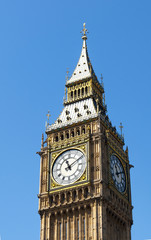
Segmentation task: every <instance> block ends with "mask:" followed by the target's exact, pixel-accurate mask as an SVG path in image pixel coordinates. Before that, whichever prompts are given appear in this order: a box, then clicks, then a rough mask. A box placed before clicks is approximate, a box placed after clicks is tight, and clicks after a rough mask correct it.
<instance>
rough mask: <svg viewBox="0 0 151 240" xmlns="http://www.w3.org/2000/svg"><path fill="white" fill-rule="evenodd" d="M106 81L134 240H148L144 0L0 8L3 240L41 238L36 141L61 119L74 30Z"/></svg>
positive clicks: (148, 57) (147, 19)
mask: <svg viewBox="0 0 151 240" xmlns="http://www.w3.org/2000/svg"><path fill="white" fill-rule="evenodd" d="M83 22H86V24H87V25H86V26H87V28H88V30H89V35H88V41H87V45H88V51H89V56H90V59H91V62H92V65H93V68H94V70H95V73H96V75H97V76H98V78H99V77H100V75H101V73H102V74H103V76H104V86H105V91H106V103H107V105H108V114H109V117H110V119H111V120H112V122H113V124H114V125H116V126H117V128H118V126H119V124H120V122H122V123H123V125H124V135H125V143H126V145H128V146H129V156H130V162H131V164H133V165H134V166H135V168H134V169H132V170H131V183H132V200H133V205H134V210H133V219H134V225H133V227H132V240H144V239H150V238H151V220H150V216H151V187H150V184H151V170H150V169H151V154H150V149H151V140H150V136H151V127H150V123H151V93H150V92H151V90H150V89H151V1H150V0H133V1H132V0H127V1H121V0H114V1H113V0H97V1H96V0H94V1H90V0H87V1H86V0H83V1H80V0H77V1H69V0H64V1H62V0H60V1H52V0H49V1H48V0H45V1H40V0H13V1H12V0H1V1H0V113H1V117H0V136H1V137H0V149H1V157H0V192H1V193H0V236H1V238H2V240H9V239H12V240H20V239H22V240H25V239H28V240H37V239H39V231H40V218H39V215H38V213H37V211H38V198H37V194H38V191H39V167H40V159H39V156H38V155H36V152H37V151H39V150H40V142H41V134H42V132H44V131H45V121H46V114H47V111H48V109H49V110H50V111H51V122H54V121H55V119H56V118H57V117H58V115H59V113H60V111H61V110H62V107H63V105H62V102H63V96H64V84H65V75H66V68H69V71H70V74H72V72H73V70H74V67H75V66H76V64H77V61H78V58H79V56H80V52H81V46H82V40H81V34H80V30H81V29H82V24H83Z"/></svg>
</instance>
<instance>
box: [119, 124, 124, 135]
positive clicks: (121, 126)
mask: <svg viewBox="0 0 151 240" xmlns="http://www.w3.org/2000/svg"><path fill="white" fill-rule="evenodd" d="M119 128H120V130H121V136H123V133H122V129H123V125H122V123H120V126H119Z"/></svg>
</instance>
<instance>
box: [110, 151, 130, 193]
mask: <svg viewBox="0 0 151 240" xmlns="http://www.w3.org/2000/svg"><path fill="white" fill-rule="evenodd" d="M110 171H111V175H112V178H113V181H114V184H115V186H116V188H117V189H118V191H119V192H124V191H125V188H126V177H125V172H124V169H123V166H122V163H121V161H120V160H119V159H118V157H117V156H116V155H114V154H113V155H111V159H110Z"/></svg>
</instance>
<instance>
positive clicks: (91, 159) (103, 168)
mask: <svg viewBox="0 0 151 240" xmlns="http://www.w3.org/2000/svg"><path fill="white" fill-rule="evenodd" d="M82 41H83V44H82V51H81V55H80V58H79V61H78V63H77V66H76V68H75V70H74V72H73V74H72V76H71V77H70V78H68V79H67V81H66V85H65V98H64V107H63V110H62V112H61V114H60V116H59V117H58V118H57V119H56V121H55V122H54V123H53V124H51V125H50V124H48V125H47V127H46V139H44V136H42V144H41V150H40V152H38V153H39V155H40V157H41V162H40V187H39V195H38V197H39V214H40V218H41V230H40V240H130V239H131V226H132V223H133V221H132V203H131V187H130V167H131V165H130V163H129V156H128V148H126V150H124V148H123V146H124V138H123V136H122V134H119V133H118V132H117V130H116V128H115V127H113V126H112V123H111V121H110V119H109V117H108V115H107V106H106V104H105V96H104V86H103V84H102V83H100V82H99V81H98V79H97V76H96V75H95V72H94V70H93V67H92V64H91V62H90V59H89V56H88V51H87V44H86V41H87V29H86V27H85V24H84V26H83V30H82ZM54 101H55V100H54ZM56 102H57V100H56Z"/></svg>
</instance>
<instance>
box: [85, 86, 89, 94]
mask: <svg viewBox="0 0 151 240" xmlns="http://www.w3.org/2000/svg"><path fill="white" fill-rule="evenodd" d="M85 94H86V95H87V94H88V87H86V88H85Z"/></svg>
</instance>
